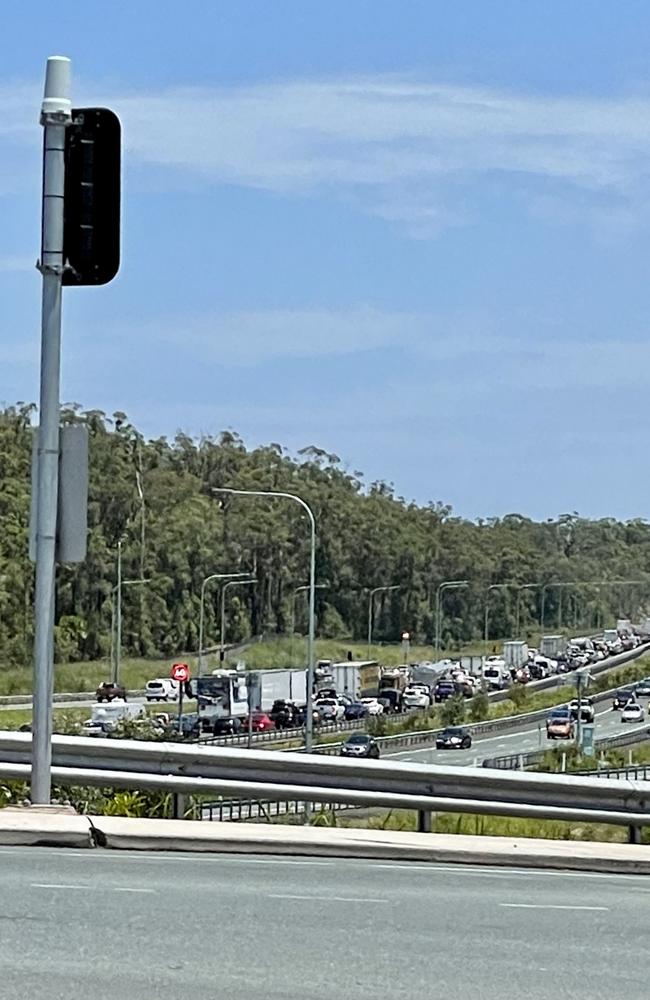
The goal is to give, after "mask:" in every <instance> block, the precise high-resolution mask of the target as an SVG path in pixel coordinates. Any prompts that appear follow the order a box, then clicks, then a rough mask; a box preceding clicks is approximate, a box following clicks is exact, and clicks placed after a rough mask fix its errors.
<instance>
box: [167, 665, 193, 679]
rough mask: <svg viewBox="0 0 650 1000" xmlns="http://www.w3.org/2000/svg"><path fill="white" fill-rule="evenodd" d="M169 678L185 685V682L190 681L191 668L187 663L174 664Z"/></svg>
mask: <svg viewBox="0 0 650 1000" xmlns="http://www.w3.org/2000/svg"><path fill="white" fill-rule="evenodd" d="M169 676H170V677H171V679H172V680H173V681H178V683H179V684H184V683H185V681H189V679H190V668H189V667H188V665H187V663H174V664H173V665H172V668H171V670H170V671H169Z"/></svg>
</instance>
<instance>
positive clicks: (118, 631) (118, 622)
mask: <svg viewBox="0 0 650 1000" xmlns="http://www.w3.org/2000/svg"><path fill="white" fill-rule="evenodd" d="M115 605H116V606H115V666H114V668H113V683H114V684H117V683H118V681H119V677H120V661H121V659H122V539H121V538H120V540H119V542H118V543H117V594H116V598H115Z"/></svg>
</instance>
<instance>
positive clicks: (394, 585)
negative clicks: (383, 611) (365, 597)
mask: <svg viewBox="0 0 650 1000" xmlns="http://www.w3.org/2000/svg"><path fill="white" fill-rule="evenodd" d="M391 590H399V584H398V583H391V584H390V585H389V586H387V587H375V588H374V590H371V591H370V600H369V601H368V659H370V649H371V647H372V626H373V619H374V607H375V594H384V593H386V594H387V593H388V592H389V591H391Z"/></svg>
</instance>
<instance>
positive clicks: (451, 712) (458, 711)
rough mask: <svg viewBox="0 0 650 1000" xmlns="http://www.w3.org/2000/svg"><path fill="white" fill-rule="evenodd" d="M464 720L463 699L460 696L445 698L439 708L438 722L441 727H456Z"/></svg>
mask: <svg viewBox="0 0 650 1000" xmlns="http://www.w3.org/2000/svg"><path fill="white" fill-rule="evenodd" d="M464 719H465V699H464V698H463V696H462V694H455V695H454V696H453V698H447V700H446V701H445V702H443V704H442V707H441V708H440V721H441V722H442V724H443V726H457V725H458V724H459V723H460V722H463V721H464Z"/></svg>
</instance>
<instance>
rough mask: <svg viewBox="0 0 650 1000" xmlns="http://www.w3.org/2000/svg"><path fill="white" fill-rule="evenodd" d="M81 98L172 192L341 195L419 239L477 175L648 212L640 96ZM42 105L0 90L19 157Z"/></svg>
mask: <svg viewBox="0 0 650 1000" xmlns="http://www.w3.org/2000/svg"><path fill="white" fill-rule="evenodd" d="M76 89H77V90H79V91H80V92H83V93H84V98H85V100H87V102H88V103H98V102H99V103H106V104H109V105H111V106H114V107H115V108H116V110H118V112H119V113H120V115H121V117H122V119H123V122H124V129H125V144H126V157H125V163H126V165H127V169H128V166H129V164H130V165H137V164H140V165H142V166H143V167H145V168H152V167H156V168H162V169H163V170H167V171H171V172H172V174H173V177H172V176H170V178H169V179H170V183H171V182H173V183H174V184H177V183H178V182H179V180H181V181H182V180H183V179H184V180H185V183H189V184H193V185H194V184H196V183H197V180H201V181H203V182H206V183H215V184H235V185H240V186H244V187H253V188H261V189H266V190H272V191H277V192H282V193H290V194H296V193H297V194H302V195H305V194H313V193H322V192H334V193H336V194H337V195H339V196H343V197H347V198H350V197H352V198H353V199H354V200H355V201H356V203H358V204H360V205H361V206H362V207H363V209H364V210H365V211H368V212H371V213H374V214H377V215H378V216H380V217H382V218H384V219H386V220H388V221H390V222H395V223H397V224H399V225H401V226H403V227H404V229H405V230H406V232H407V233H408V234H409V235H411V236H414V237H416V238H428V237H430V236H432V235H434V236H435V235H436V234H437V233H438V232H439V231H440V229H441V228H444V227H446V226H449V225H458V224H463V223H464V222H466V221H467V218H468V213H467V210H466V209H465V207H464V205H463V193H464V192H465V191H467V190H468V188H470V187H471V185H472V184H475V183H476V179H477V178H478V177H480V176H488V175H489V176H490V177H491V178H492V179H493V181H495V182H496V185H497V188H496V190H495V191H494V193H493V197H502V196H504V195H508V194H510V193H511V192H512V191H513V190H523V191H524V192H525V193H526V195H528V196H530V198H531V199H532V200H533V201H534V200H535V198H538V199H539V197H544V196H546V195H548V194H549V193H550V195H551V196H554V195H561V196H563V197H565V198H568V199H569V201H571V200H572V199H576V198H578V199H579V197H580V196H581V193H582V195H584V194H585V193H589V194H590V195H591V196H593V197H596V198H599V199H603V200H604V201H605V206H604V209H603V206H602V205H601V206H600V208H601V211H604V216H603V217H604V218H605V219H606V215H607V211H608V208H607V201H608V199H611V198H614V199H618V201H619V202H620V200H621V199H622V200H623V203H624V204H623V205H622V206H621V205H618V204H617V205H616V206H615V209H616V211H615V212H614V215H613V216H612V218H613V224H614V225H615V226H616V224H617V218H618V216H617V214H616V213H617V212H620V213H622V214H623V215H624V214H625V212H626V205H627V204H630V203H634V204H637V203H645V201H646V194H645V191H646V187H647V177H648V174H649V173H650V100H648V99H646V98H645V97H644V96H621V97H614V98H598V97H575V96H571V95H567V96H553V97H550V96H544V95H539V94H522V93H515V92H510V93H509V92H507V91H499V90H495V89H491V88H489V87H478V86H466V85H453V84H437V83H432V82H425V81H418V80H416V79H412V78H410V77H381V76H374V77H373V76H370V77H360V78H347V79H337V78H332V79H312V80H310V79H303V80H290V81H286V82H276V83H259V84H257V85H253V86H232V87H221V88H206V87H176V88H169V89H167V90H165V91H160V92H158V93H156V92H140V93H139V92H122V93H120V92H116V91H115V89H114V87H109V88H101V87H99V86H98V85H97V84H88V83H84V82H83V81H79V82H78V83H77V85H76ZM39 100H40V95H39V88H38V87H36V86H35V85H27V84H14V85H10V84H5V85H0V101H2V106H3V121H2V122H0V135H2V136H3V137H4V139H5V142H6V143H7V142H9V143H11V142H13V144H14V146H15V147H16V148H17V149H19V150H20V149H21V148H22V149H23V151H24V144H25V142H26V141H27V142H30V143H35V142H37V141H39V130H38V127H37V124H36V122H37V117H38V105H39ZM23 155H24V152H23ZM500 180H501V181H502V184H503V187H502V188H500V187H499V181H500ZM549 184H550V191H549V189H548V185H549ZM537 204H538V205H539V201H538V202H537ZM595 208H596V206H594V209H595ZM550 214H551V216H552V214H553V213H550ZM547 218H548V215H547Z"/></svg>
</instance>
